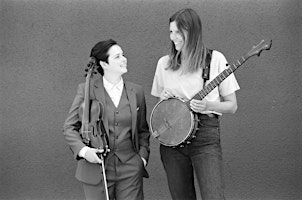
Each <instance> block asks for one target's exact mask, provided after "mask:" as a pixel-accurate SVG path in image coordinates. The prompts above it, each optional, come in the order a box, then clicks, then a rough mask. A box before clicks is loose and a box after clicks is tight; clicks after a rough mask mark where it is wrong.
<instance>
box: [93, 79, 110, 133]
mask: <svg viewBox="0 0 302 200" xmlns="http://www.w3.org/2000/svg"><path fill="white" fill-rule="evenodd" d="M94 94H95V98H96V99H97V100H98V101H99V102H101V103H102V104H103V106H104V107H103V109H104V111H105V107H106V99H105V88H104V85H103V78H102V77H101V78H99V79H97V80H96V81H95V83H94ZM103 123H104V127H105V129H106V133H107V134H108V133H109V127H108V118H107V115H104V114H103Z"/></svg>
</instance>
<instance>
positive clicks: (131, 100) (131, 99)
mask: <svg viewBox="0 0 302 200" xmlns="http://www.w3.org/2000/svg"><path fill="white" fill-rule="evenodd" d="M125 88H126V92H127V95H128V99H129V103H130V109H131V116H132V129H131V130H132V138H133V137H134V133H135V131H136V126H135V125H136V120H137V110H136V109H137V103H136V94H135V91H134V89H133V88H132V87H131V86H130V85H129V84H128V83H127V82H125Z"/></svg>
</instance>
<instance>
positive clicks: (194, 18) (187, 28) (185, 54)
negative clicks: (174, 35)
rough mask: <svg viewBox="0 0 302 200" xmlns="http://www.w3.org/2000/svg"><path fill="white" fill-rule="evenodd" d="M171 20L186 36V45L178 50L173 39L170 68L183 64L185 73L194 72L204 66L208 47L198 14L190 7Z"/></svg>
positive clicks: (180, 11) (178, 12)
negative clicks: (203, 36) (204, 40)
mask: <svg viewBox="0 0 302 200" xmlns="http://www.w3.org/2000/svg"><path fill="white" fill-rule="evenodd" d="M171 22H175V23H176V26H177V28H178V30H179V31H180V33H181V35H182V37H183V38H184V46H183V48H182V49H181V50H180V51H177V50H176V49H175V45H174V44H173V42H172V41H171V51H170V59H169V64H168V69H172V70H173V71H176V70H178V69H179V68H180V66H182V71H183V73H187V72H190V73H193V72H196V71H197V70H198V69H199V68H204V65H205V56H206V49H205V45H204V44H203V41H202V24H201V20H200V17H199V16H198V14H197V13H196V12H195V11H194V10H193V9H190V8H186V9H182V10H179V11H177V12H176V13H175V14H173V15H172V16H171V17H170V19H169V23H171ZM185 32H186V33H187V34H186V35H187V37H185Z"/></svg>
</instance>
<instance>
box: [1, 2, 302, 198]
mask: <svg viewBox="0 0 302 200" xmlns="http://www.w3.org/2000/svg"><path fill="white" fill-rule="evenodd" d="M0 7H1V31H0V32H1V60H0V65H1V73H0V74H1V79H0V80H1V81H0V83H1V90H0V92H1V94H0V95H1V101H0V105H1V106H0V113H1V138H0V141H1V149H0V156H1V157H0V158H1V164H0V166H1V179H0V180H1V187H0V199H83V197H84V196H83V192H82V188H81V184H80V183H78V182H77V181H76V179H75V178H74V172H75V166H76V161H75V160H73V158H72V155H71V153H70V150H69V149H68V147H67V145H66V143H65V141H64V139H63V136H62V131H61V129H62V126H63V122H64V120H65V117H66V115H67V112H68V110H69V107H70V105H71V102H72V100H73V98H74V95H75V93H76V88H77V85H78V84H79V83H80V82H83V81H84V77H83V74H84V66H85V65H86V64H87V62H88V56H89V52H90V49H91V48H92V46H93V45H94V44H95V43H96V42H98V41H100V40H104V39H108V38H113V39H115V40H117V41H118V42H119V44H120V45H121V46H122V48H123V49H124V51H125V54H126V56H127V57H128V64H129V65H128V66H129V72H128V74H127V75H126V76H125V78H126V79H128V80H130V81H133V82H136V83H139V84H141V85H142V86H143V87H144V89H145V91H146V98H147V103H148V114H150V112H151V110H152V108H153V106H154V105H155V103H156V99H155V98H153V97H151V95H150V90H151V84H152V79H153V74H154V71H155V67H156V63H157V60H158V59H159V58H160V57H161V56H162V55H165V54H166V53H167V52H168V47H169V30H168V18H169V16H170V15H172V14H173V13H174V12H175V11H177V10H179V9H181V8H184V7H190V8H194V9H195V10H196V11H197V12H198V13H199V14H200V16H201V18H202V21H203V26H204V38H205V43H206V44H207V45H208V47H210V48H214V49H217V50H219V51H221V52H223V53H224V54H225V56H226V57H227V59H228V60H229V61H230V62H234V61H236V59H238V58H239V57H240V56H241V55H243V54H245V53H247V52H248V51H249V50H250V49H251V48H252V46H253V45H256V44H258V42H260V40H262V39H265V40H270V39H272V40H273V46H272V49H271V50H270V51H264V52H262V54H261V56H260V57H253V58H251V59H250V60H249V61H248V62H247V63H246V64H244V65H243V66H242V68H240V69H239V70H238V71H237V72H236V77H237V79H238V82H239V84H240V86H241V90H240V91H239V92H238V93H237V97H238V103H239V109H238V111H237V113H236V114H235V115H224V116H223V118H222V119H221V121H222V145H223V153H224V166H225V182H226V197H227V199H234V200H235V199H236V200H237V199H280V200H281V199H282V200H283V199H286V200H291V199H292V200H296V199H298V197H301V196H302V192H301V191H302V190H301V185H302V183H301V177H302V173H301V171H302V169H301V165H302V160H301V158H302V153H301V128H302V127H301V120H302V111H301V107H302V103H301V102H302V101H301V93H302V91H301V83H300V81H301V79H302V72H301V53H300V49H301V21H302V20H301V19H302V18H301V3H299V1H298V0H296V1H295V0H242V1H239V0H186V1H180V0H162V1H159V0H153V1H152V0H140V1H139V0H99V1H97V0H90V1H88V0H86V1H84V0H82V1H81V0H60V1H55V0H48V1H42V0H2V1H1V2H0ZM158 146H159V144H158V142H157V141H156V140H155V139H153V138H151V158H150V163H149V165H148V170H149V173H150V175H151V177H150V179H145V185H144V189H145V196H146V200H161V199H170V195H169V192H168V188H167V183H166V177H165V174H164V171H163V167H162V164H161V162H160V158H159V152H158Z"/></svg>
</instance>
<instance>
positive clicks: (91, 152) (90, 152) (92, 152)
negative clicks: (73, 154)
mask: <svg viewBox="0 0 302 200" xmlns="http://www.w3.org/2000/svg"><path fill="white" fill-rule="evenodd" d="M103 152H104V150H103V149H95V148H88V149H87V151H86V153H85V155H84V158H85V160H87V161H88V162H90V163H101V162H102V161H101V159H100V158H99V157H98V155H97V153H103Z"/></svg>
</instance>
